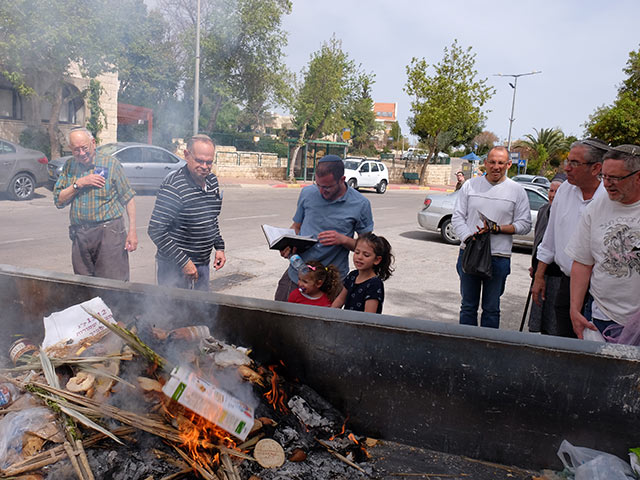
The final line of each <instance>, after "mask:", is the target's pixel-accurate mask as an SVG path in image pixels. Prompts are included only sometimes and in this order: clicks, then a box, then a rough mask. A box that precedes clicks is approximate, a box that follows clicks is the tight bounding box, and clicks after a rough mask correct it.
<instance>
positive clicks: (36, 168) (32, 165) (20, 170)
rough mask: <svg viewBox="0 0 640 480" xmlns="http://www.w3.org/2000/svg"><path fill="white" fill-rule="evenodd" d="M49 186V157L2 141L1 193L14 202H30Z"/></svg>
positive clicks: (0, 142)
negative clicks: (36, 192) (39, 190)
mask: <svg viewBox="0 0 640 480" xmlns="http://www.w3.org/2000/svg"><path fill="white" fill-rule="evenodd" d="M46 184H47V157H46V155H45V154H44V153H42V152H39V151H37V150H30V149H28V148H23V147H21V146H20V145H16V144H15V143H12V142H9V141H7V140H0V191H2V192H4V191H6V192H7V194H8V195H9V197H11V198H12V199H13V200H29V199H30V198H32V197H33V194H34V192H35V190H36V188H37V187H40V186H42V185H46Z"/></svg>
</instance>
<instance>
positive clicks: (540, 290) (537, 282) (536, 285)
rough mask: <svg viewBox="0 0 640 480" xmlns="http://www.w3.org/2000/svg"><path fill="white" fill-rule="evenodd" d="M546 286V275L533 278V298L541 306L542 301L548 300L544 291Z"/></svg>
mask: <svg viewBox="0 0 640 480" xmlns="http://www.w3.org/2000/svg"><path fill="white" fill-rule="evenodd" d="M545 288H546V283H545V281H544V277H540V276H539V275H536V276H535V277H534V279H533V285H532V286H531V298H533V301H534V302H536V304H537V305H538V306H539V307H541V306H542V302H544V301H545V300H546V297H545V294H544V291H545Z"/></svg>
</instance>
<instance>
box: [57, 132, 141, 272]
mask: <svg viewBox="0 0 640 480" xmlns="http://www.w3.org/2000/svg"><path fill="white" fill-rule="evenodd" d="M69 147H70V148H71V152H72V153H73V157H72V158H70V159H69V160H68V161H67V163H65V165H64V167H63V169H62V173H61V174H60V177H59V178H58V181H57V182H56V185H55V187H54V189H53V201H54V202H55V205H56V207H58V208H64V207H65V206H67V205H70V211H69V219H70V226H69V237H70V238H71V241H72V242H73V243H72V247H71V262H72V264H73V272H74V273H76V274H78V275H89V276H94V277H104V278H112V279H115V280H123V281H128V280H129V252H132V251H134V250H135V249H136V248H137V246H138V237H137V235H136V206H135V202H134V200H133V197H134V195H135V192H134V190H133V189H132V188H131V185H129V181H128V180H127V177H126V176H125V174H124V170H123V168H122V165H120V162H118V161H117V160H116V159H115V158H113V157H112V156H109V155H103V154H101V153H100V152H97V151H96V142H95V139H94V138H93V135H92V134H91V132H89V130H87V129H86V128H77V129H74V130H72V131H71V133H70V134H69ZM125 210H126V212H127V216H128V217H129V233H127V228H126V225H125V222H124V218H123V213H124V212H125Z"/></svg>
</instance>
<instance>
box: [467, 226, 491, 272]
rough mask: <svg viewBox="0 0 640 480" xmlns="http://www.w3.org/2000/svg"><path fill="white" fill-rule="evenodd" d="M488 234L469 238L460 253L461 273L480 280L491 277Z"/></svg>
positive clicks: (478, 234)
mask: <svg viewBox="0 0 640 480" xmlns="http://www.w3.org/2000/svg"><path fill="white" fill-rule="evenodd" d="M490 235H491V234H490V233H489V232H485V233H476V234H475V235H473V236H471V237H469V239H468V240H467V241H466V246H465V247H464V252H463V253H462V271H463V272H464V273H466V274H469V275H477V276H478V277H482V278H490V277H491V238H490Z"/></svg>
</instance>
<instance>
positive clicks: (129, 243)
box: [124, 229, 138, 252]
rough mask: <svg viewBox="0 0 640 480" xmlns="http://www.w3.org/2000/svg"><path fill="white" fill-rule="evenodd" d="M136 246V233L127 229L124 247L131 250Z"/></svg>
mask: <svg viewBox="0 0 640 480" xmlns="http://www.w3.org/2000/svg"><path fill="white" fill-rule="evenodd" d="M136 248H138V234H137V233H136V231H135V230H132V229H129V233H128V234H127V240H126V242H125V243H124V249H125V250H126V251H127V252H133V251H134V250H135V249H136Z"/></svg>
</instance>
